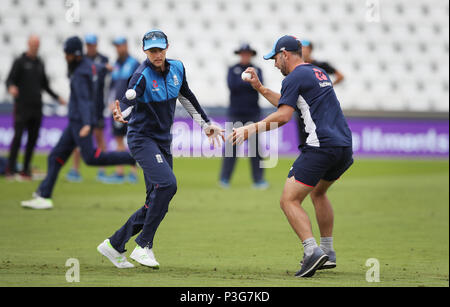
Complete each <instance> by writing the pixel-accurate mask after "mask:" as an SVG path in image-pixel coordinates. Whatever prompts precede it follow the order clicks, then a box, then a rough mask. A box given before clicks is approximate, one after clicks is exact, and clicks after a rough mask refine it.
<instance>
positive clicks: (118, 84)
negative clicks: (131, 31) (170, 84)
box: [101, 36, 139, 183]
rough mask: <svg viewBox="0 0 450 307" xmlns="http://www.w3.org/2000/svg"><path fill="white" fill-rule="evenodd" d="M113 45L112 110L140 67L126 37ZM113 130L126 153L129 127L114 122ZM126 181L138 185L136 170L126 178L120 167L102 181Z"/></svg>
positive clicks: (110, 98)
mask: <svg viewBox="0 0 450 307" xmlns="http://www.w3.org/2000/svg"><path fill="white" fill-rule="evenodd" d="M113 45H114V46H115V47H116V51H117V61H116V63H115V64H114V66H113V69H112V73H111V84H110V93H109V101H110V102H111V104H110V109H113V108H114V103H112V102H113V101H115V100H116V99H121V98H122V97H123V96H124V95H125V91H126V90H127V86H128V80H129V78H130V77H131V76H132V75H133V73H134V71H135V70H136V68H138V67H139V62H138V60H136V59H135V58H134V57H132V56H131V55H130V54H129V53H128V42H127V39H126V38H125V37H124V36H117V37H116V38H115V39H114V40H113ZM112 128H113V129H112V132H113V136H114V140H115V141H116V144H117V150H118V151H126V150H127V148H126V146H125V141H124V140H125V136H126V135H127V125H126V124H124V123H120V122H116V121H114V120H113V121H112ZM125 180H128V182H131V183H136V181H137V176H136V168H134V167H132V168H131V171H130V173H129V174H128V176H127V177H125V170H124V167H123V166H118V167H117V168H116V172H115V173H114V174H113V175H111V176H107V177H106V178H102V179H101V181H102V182H105V183H123V182H125Z"/></svg>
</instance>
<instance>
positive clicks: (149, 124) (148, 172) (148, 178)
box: [97, 30, 224, 268]
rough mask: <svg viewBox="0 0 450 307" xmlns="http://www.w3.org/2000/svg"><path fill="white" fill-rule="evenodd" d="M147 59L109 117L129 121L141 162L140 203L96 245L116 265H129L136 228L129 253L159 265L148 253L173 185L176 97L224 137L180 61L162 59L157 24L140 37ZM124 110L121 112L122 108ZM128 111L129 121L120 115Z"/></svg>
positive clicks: (163, 40)
mask: <svg viewBox="0 0 450 307" xmlns="http://www.w3.org/2000/svg"><path fill="white" fill-rule="evenodd" d="M142 47H143V51H144V53H145V54H146V56H147V59H146V60H145V61H144V62H143V63H142V64H141V65H140V66H139V67H138V69H137V70H136V71H135V73H134V74H133V76H132V78H131V80H130V82H129V83H128V90H127V92H128V93H130V94H129V95H127V96H128V97H129V98H130V100H129V99H128V98H127V97H123V98H121V100H120V102H119V101H116V105H117V106H116V109H115V110H114V113H113V114H114V119H115V120H116V121H119V122H122V123H128V133H127V140H128V146H129V148H130V151H131V154H132V155H133V157H134V158H135V159H136V161H137V162H138V163H139V165H140V166H141V167H142V170H143V172H144V178H145V185H146V198H145V203H144V206H143V207H142V208H140V209H139V210H137V211H136V212H135V213H134V214H133V215H132V216H131V217H130V218H129V219H128V221H127V222H126V223H125V224H124V225H123V226H122V227H121V228H120V229H119V230H117V231H116V232H115V233H114V234H113V235H112V236H111V237H110V238H109V239H106V240H104V241H103V242H102V243H101V244H100V245H99V246H98V247H97V250H98V251H99V252H100V253H101V254H102V255H104V256H106V257H107V258H108V259H109V260H110V261H111V262H112V263H113V264H114V265H115V266H116V267H118V268H131V267H133V264H132V263H130V262H128V261H127V258H126V256H125V251H126V250H125V244H126V243H127V242H128V240H129V239H130V238H131V237H132V236H134V235H136V234H138V233H139V235H138V236H137V237H136V239H135V241H136V243H137V245H136V248H135V249H134V250H133V252H132V253H131V255H130V257H131V258H132V259H134V260H135V261H137V262H138V263H140V264H142V265H145V266H148V267H152V268H159V263H158V262H157V261H156V259H155V255H154V253H153V249H152V248H153V239H154V236H155V233H156V230H157V229H158V227H159V225H160V223H161V221H162V220H163V218H164V216H165V215H166V213H167V210H168V208H169V203H170V201H171V199H172V197H173V196H174V195H175V193H176V191H177V180H176V178H175V174H174V173H173V169H172V168H173V163H172V162H173V160H172V154H171V149H170V146H171V143H172V135H171V133H170V129H171V127H172V125H173V120H174V113H175V106H176V101H177V99H178V100H179V101H180V103H181V104H182V105H183V107H184V108H185V109H186V111H187V112H188V113H189V114H190V115H191V116H192V118H193V120H194V121H195V122H197V123H198V124H199V125H200V126H201V127H202V128H203V130H204V132H205V134H206V135H207V136H208V137H209V139H210V141H211V142H212V144H215V143H217V144H219V143H220V140H219V138H220V137H222V139H223V140H224V137H223V130H222V129H221V128H220V127H217V126H215V125H211V124H210V121H209V119H208V116H207V115H206V114H205V112H204V111H203V109H202V108H201V106H200V104H199V103H198V101H197V98H196V97H195V95H194V94H193V93H192V92H191V90H190V88H189V86H188V83H187V81H186V72H185V68H184V65H183V63H182V62H181V61H178V60H169V59H166V53H167V50H168V47H169V43H168V40H167V36H166V35H165V34H164V33H163V32H162V31H160V30H151V31H149V32H147V33H146V34H145V35H144V37H143V39H142ZM121 110H123V113H122V111H121ZM128 116H129V117H130V119H129V121H128V122H127V121H125V119H124V118H127V117H128Z"/></svg>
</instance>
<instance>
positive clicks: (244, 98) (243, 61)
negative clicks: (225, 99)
mask: <svg viewBox="0 0 450 307" xmlns="http://www.w3.org/2000/svg"><path fill="white" fill-rule="evenodd" d="M234 53H235V54H237V55H239V57H240V61H239V63H237V64H236V65H233V66H231V67H230V68H229V69H228V75H227V83H228V88H229V89H230V107H229V108H228V121H229V122H233V123H236V122H239V123H242V124H246V123H248V122H257V121H259V120H260V115H261V109H260V107H259V105H258V99H259V95H258V92H257V91H255V89H254V88H253V87H252V86H251V85H250V84H248V83H247V82H245V81H243V80H242V78H241V74H242V73H243V72H244V71H245V70H246V69H247V68H249V67H254V68H255V70H256V73H257V74H258V78H259V79H260V80H261V82H262V80H263V77H262V71H261V69H260V68H258V67H256V66H254V65H253V64H252V63H251V60H252V58H253V57H254V56H255V55H256V51H255V50H253V49H252V48H251V47H250V45H249V44H247V43H244V44H242V45H241V46H240V48H239V49H238V50H236V51H235V52H234ZM255 138H256V139H254V140H250V141H249V142H248V143H249V156H250V161H251V167H252V177H253V187H254V188H256V189H266V188H267V187H268V184H267V182H266V181H265V180H264V174H263V168H261V167H260V161H261V156H260V154H259V150H258V138H257V136H256V135H255ZM231 146H232V145H231V144H230V143H227V144H226V145H225V147H226V149H225V155H224V158H223V163H222V171H221V173H220V185H221V186H222V187H223V188H228V187H229V185H230V178H231V176H232V174H233V170H234V166H235V163H236V148H235V147H233V148H231ZM228 147H230V148H228ZM227 149H228V150H227ZM228 152H229V153H228Z"/></svg>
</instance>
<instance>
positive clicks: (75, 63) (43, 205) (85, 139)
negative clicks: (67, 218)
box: [21, 36, 136, 209]
mask: <svg viewBox="0 0 450 307" xmlns="http://www.w3.org/2000/svg"><path fill="white" fill-rule="evenodd" d="M64 52H65V54H66V61H67V64H68V70H69V78H70V100H69V114H68V117H69V124H68V125H67V127H66V128H65V129H64V131H63V133H62V135H61V138H60V139H59V141H58V143H57V144H56V146H55V147H54V148H53V149H52V151H51V153H50V155H49V156H48V168H47V169H48V171H47V176H46V177H45V179H44V180H43V181H42V182H41V184H40V185H39V187H38V188H37V190H36V192H35V193H34V194H33V198H32V199H31V200H27V201H22V202H21V205H22V207H24V208H31V209H51V208H53V202H52V199H51V197H52V193H53V188H54V186H55V184H56V180H57V178H58V174H59V171H60V170H61V168H62V167H63V166H64V164H65V163H66V161H67V160H68V159H69V157H70V155H71V154H72V152H73V150H74V149H75V148H76V147H79V148H80V152H81V157H82V158H83V160H84V162H85V163H86V164H87V165H93V166H108V165H121V164H129V165H135V164H136V161H135V160H134V159H133V158H132V157H131V156H130V154H129V153H128V152H104V151H102V150H101V149H100V148H95V147H94V144H93V138H92V123H93V122H94V117H95V114H94V108H95V106H94V101H93V97H94V81H93V80H94V75H95V72H96V69H95V64H94V63H93V62H92V61H91V60H89V59H88V58H87V57H85V56H83V43H82V41H81V39H80V38H79V37H77V36H73V37H70V38H68V39H67V40H66V42H65V43H64Z"/></svg>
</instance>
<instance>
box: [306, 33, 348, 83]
mask: <svg viewBox="0 0 450 307" xmlns="http://www.w3.org/2000/svg"><path fill="white" fill-rule="evenodd" d="M301 43H302V53H303V58H304V61H305V62H306V63H309V64H312V65H314V66H317V67H319V68H322V69H323V70H325V72H326V73H327V74H328V75H331V76H333V77H334V81H333V85H337V84H339V83H341V82H342V81H343V80H344V75H343V74H342V73H341V72H340V71H339V70H337V69H336V68H335V67H334V66H333V65H331V64H330V63H329V62H326V61H317V60H316V59H314V58H313V56H312V52H313V50H314V46H313V43H312V42H311V41H309V40H306V39H304V40H302V41H301Z"/></svg>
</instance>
